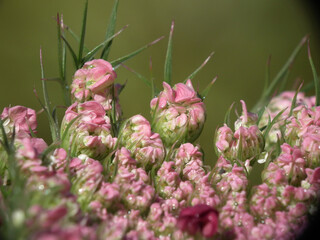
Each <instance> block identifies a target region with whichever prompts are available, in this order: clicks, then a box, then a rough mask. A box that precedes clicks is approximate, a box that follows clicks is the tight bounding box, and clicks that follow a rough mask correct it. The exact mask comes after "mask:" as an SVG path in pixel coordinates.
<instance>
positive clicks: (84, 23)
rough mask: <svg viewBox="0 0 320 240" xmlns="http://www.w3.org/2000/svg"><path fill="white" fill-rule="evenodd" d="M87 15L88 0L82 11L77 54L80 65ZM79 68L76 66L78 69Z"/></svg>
mask: <svg viewBox="0 0 320 240" xmlns="http://www.w3.org/2000/svg"><path fill="white" fill-rule="evenodd" d="M87 15H88V0H86V1H85V5H84V11H83V20H82V30H81V37H80V44H79V54H78V63H81V59H82V53H83V47H84V38H85V35H86V25H87ZM80 67H81V66H77V68H80Z"/></svg>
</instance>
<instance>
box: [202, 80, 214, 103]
mask: <svg viewBox="0 0 320 240" xmlns="http://www.w3.org/2000/svg"><path fill="white" fill-rule="evenodd" d="M217 79H218V76H216V77H215V78H214V79H213V80H212V81H211V82H210V83H209V84H208V86H207V87H206V88H205V89H204V90H203V91H202V92H201V94H200V95H201V98H202V100H204V99H205V98H206V97H207V95H208V93H209V92H210V90H211V88H212V86H213V84H214V83H215V82H216V80H217Z"/></svg>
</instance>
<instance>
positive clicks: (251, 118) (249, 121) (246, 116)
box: [234, 100, 258, 130]
mask: <svg viewBox="0 0 320 240" xmlns="http://www.w3.org/2000/svg"><path fill="white" fill-rule="evenodd" d="M240 102H241V105H242V115H241V116H240V117H239V119H238V120H237V121H236V122H235V123H234V126H235V129H236V130H237V129H239V127H240V126H243V127H246V128H249V127H250V126H252V125H257V122H258V115H257V114H255V113H251V112H248V110H247V105H246V103H245V101H243V100H240Z"/></svg>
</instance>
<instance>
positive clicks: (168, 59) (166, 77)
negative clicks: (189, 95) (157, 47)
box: [164, 21, 174, 85]
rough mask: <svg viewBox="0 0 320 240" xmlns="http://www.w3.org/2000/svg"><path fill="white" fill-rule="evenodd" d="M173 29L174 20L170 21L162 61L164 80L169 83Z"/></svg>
mask: <svg viewBox="0 0 320 240" xmlns="http://www.w3.org/2000/svg"><path fill="white" fill-rule="evenodd" d="M173 30H174V21H172V23H171V29H170V34H169V41H168V47H167V54H166V60H165V63H164V81H165V82H167V83H168V84H169V85H171V77H172V37H173Z"/></svg>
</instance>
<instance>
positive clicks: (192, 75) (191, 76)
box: [184, 52, 214, 83]
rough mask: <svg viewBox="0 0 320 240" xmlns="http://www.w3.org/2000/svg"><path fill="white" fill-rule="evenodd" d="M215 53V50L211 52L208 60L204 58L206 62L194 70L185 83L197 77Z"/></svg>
mask: <svg viewBox="0 0 320 240" xmlns="http://www.w3.org/2000/svg"><path fill="white" fill-rule="evenodd" d="M213 55H214V52H212V53H210V55H209V57H207V58H206V60H204V62H203V63H202V64H201V65H200V66H199V67H198V68H197V69H196V70H195V71H194V72H193V73H191V74H190V75H189V76H188V77H187V79H186V80H185V81H184V83H186V82H187V80H188V79H190V80H191V79H193V78H194V77H195V75H196V74H197V73H198V72H199V71H200V70H201V69H202V68H203V67H204V66H205V65H206V64H207V63H208V62H209V60H210V59H211V57H212V56H213Z"/></svg>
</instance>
